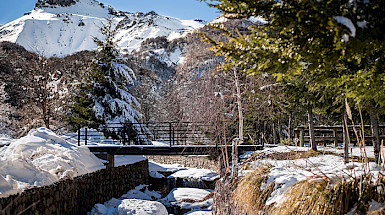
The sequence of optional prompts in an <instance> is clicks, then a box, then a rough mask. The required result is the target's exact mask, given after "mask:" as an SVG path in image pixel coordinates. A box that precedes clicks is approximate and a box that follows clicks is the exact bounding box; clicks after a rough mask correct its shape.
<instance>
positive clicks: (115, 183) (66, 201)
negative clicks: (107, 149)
mask: <svg viewBox="0 0 385 215" xmlns="http://www.w3.org/2000/svg"><path fill="white" fill-rule="evenodd" d="M148 177H149V175H148V161H147V160H144V161H141V162H138V163H134V164H130V165H125V166H120V167H114V168H107V169H102V170H99V171H97V172H93V173H89V174H86V175H82V176H79V177H76V178H73V179H67V180H64V181H60V182H57V183H55V184H52V185H49V186H44V187H36V188H32V189H29V190H26V191H24V192H22V193H20V194H16V195H12V196H9V197H6V198H0V214H7V215H8V214H9V215H11V214H66V215H67V214H87V212H89V211H91V209H92V207H93V206H94V205H95V204H96V203H103V202H105V201H108V200H109V199H111V198H112V197H115V198H118V197H120V196H121V195H123V194H125V193H127V191H129V190H131V189H133V188H135V187H136V186H138V185H140V184H148Z"/></svg>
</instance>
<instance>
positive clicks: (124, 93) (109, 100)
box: [69, 19, 150, 144]
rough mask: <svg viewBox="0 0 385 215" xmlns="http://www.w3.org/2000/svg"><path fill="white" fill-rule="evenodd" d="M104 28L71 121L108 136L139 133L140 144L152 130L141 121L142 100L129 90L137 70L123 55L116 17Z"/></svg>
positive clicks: (75, 103) (136, 136) (128, 136)
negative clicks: (102, 37)
mask: <svg viewBox="0 0 385 215" xmlns="http://www.w3.org/2000/svg"><path fill="white" fill-rule="evenodd" d="M100 31H101V33H102V34H103V35H104V36H105V39H104V40H100V39H98V38H94V42H95V43H96V44H97V46H98V50H97V51H98V52H97V56H96V58H95V59H94V60H93V62H92V63H91V65H90V66H89V68H88V71H87V74H86V76H85V80H84V82H83V83H82V84H81V85H80V87H79V89H78V91H77V93H76V94H75V95H74V98H73V102H74V106H73V108H72V113H71V115H70V117H69V121H70V123H71V124H72V125H79V126H80V127H83V126H88V127H91V128H97V129H100V130H101V131H102V132H103V133H104V135H105V136H107V137H108V136H111V137H112V138H115V139H123V140H125V139H127V138H130V137H135V138H134V139H133V140H134V142H135V143H136V144H149V140H148V138H147V137H146V135H150V132H149V130H148V129H147V128H146V127H145V126H144V125H143V124H140V123H139V121H140V119H141V118H142V115H141V113H140V112H139V110H138V109H139V108H140V104H139V102H138V101H137V99H136V98H135V97H133V96H132V95H131V94H130V93H129V92H128V90H129V88H130V87H131V86H132V85H133V84H134V79H135V74H134V72H133V70H132V69H131V68H129V67H128V66H127V65H126V64H125V62H124V59H123V58H121V57H120V54H119V49H118V47H117V45H116V44H117V41H116V40H115V36H116V33H117V30H116V28H113V23H112V20H111V19H109V20H108V21H107V23H106V24H104V25H103V26H102V27H101V28H100ZM112 127H115V128H112ZM116 127H119V128H118V129H116ZM138 134H145V135H138ZM131 140H132V139H131Z"/></svg>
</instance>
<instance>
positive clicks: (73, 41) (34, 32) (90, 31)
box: [0, 0, 203, 57]
mask: <svg viewBox="0 0 385 215" xmlns="http://www.w3.org/2000/svg"><path fill="white" fill-rule="evenodd" d="M49 2H51V3H45V2H44V1H39V2H38V4H36V7H35V9H33V10H32V11H30V12H28V13H26V14H25V15H24V16H23V17H21V18H19V19H17V20H15V21H12V22H10V23H8V24H6V25H4V26H0V41H10V42H15V43H17V44H20V45H22V46H23V47H25V48H26V49H27V50H29V51H33V52H36V53H38V54H40V55H44V56H47V57H50V56H58V57H62V56H66V55H69V54H73V53H75V52H79V51H82V50H93V49H95V48H96V45H95V44H94V42H93V37H98V38H101V34H100V32H99V28H100V26H102V25H103V23H105V21H106V18H112V19H113V20H114V24H116V25H117V28H118V29H119V33H118V38H117V39H121V40H120V41H119V45H120V47H121V48H122V50H124V51H125V52H131V51H132V50H134V49H137V48H139V47H140V44H141V42H142V41H144V40H145V39H147V38H154V37H158V36H166V37H168V38H170V39H173V38H177V37H179V36H181V35H183V34H184V33H186V32H189V31H191V30H193V29H196V28H199V27H202V26H203V24H202V23H200V22H197V21H192V20H180V19H177V18H172V17H166V16H162V15H158V14H156V13H155V12H150V13H147V14H143V13H140V12H138V13H128V12H121V11H117V10H114V9H113V8H111V7H109V6H105V5H103V4H101V3H99V2H97V1H96V0H77V1H76V2H75V1H60V0H56V1H55V0H50V1H49ZM52 2H58V3H57V4H55V3H52ZM60 2H70V3H69V4H68V5H69V6H61V5H63V4H61V3H60Z"/></svg>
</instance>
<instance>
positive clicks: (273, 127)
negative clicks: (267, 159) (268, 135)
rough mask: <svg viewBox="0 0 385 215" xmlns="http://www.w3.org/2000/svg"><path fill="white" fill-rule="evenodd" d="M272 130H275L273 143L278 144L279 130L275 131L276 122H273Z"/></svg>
mask: <svg viewBox="0 0 385 215" xmlns="http://www.w3.org/2000/svg"><path fill="white" fill-rule="evenodd" d="M271 128H272V130H273V143H274V144H277V132H276V131H275V123H273V125H272V126H271Z"/></svg>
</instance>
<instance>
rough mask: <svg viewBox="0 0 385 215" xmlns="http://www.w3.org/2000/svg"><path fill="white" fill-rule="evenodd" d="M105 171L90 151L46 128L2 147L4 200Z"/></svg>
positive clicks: (0, 171) (0, 165) (0, 164)
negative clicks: (37, 188) (63, 181)
mask: <svg viewBox="0 0 385 215" xmlns="http://www.w3.org/2000/svg"><path fill="white" fill-rule="evenodd" d="M102 168H104V165H103V163H102V162H101V161H100V160H99V159H98V158H97V157H95V156H94V155H93V154H92V153H91V152H90V151H89V150H88V148H85V147H77V146H76V145H73V144H70V143H69V142H67V141H65V140H64V139H62V138H60V137H59V136H57V135H56V134H55V133H53V132H52V131H50V130H49V129H46V128H39V129H33V130H31V131H30V132H29V134H28V135H27V136H25V137H22V138H20V139H18V140H15V141H12V142H10V145H9V146H6V147H3V148H0V197H5V196H8V195H11V194H14V193H18V192H21V191H23V190H24V189H28V188H30V187H33V186H44V185H49V184H52V183H55V182H57V181H59V180H61V179H67V178H73V177H76V176H79V175H83V174H87V173H90V172H94V171H97V170H100V169H102Z"/></svg>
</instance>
